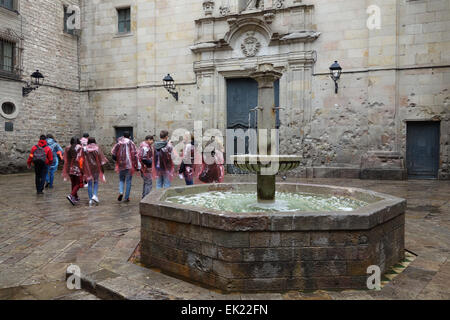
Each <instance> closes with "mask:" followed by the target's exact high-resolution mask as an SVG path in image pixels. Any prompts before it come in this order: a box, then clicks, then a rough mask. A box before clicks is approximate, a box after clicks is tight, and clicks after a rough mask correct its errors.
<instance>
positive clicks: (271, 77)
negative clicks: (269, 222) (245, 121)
mask: <svg viewBox="0 0 450 320" xmlns="http://www.w3.org/2000/svg"><path fill="white" fill-rule="evenodd" d="M281 76H282V74H281V73H280V72H278V71H276V70H275V68H274V66H273V64H270V63H263V64H260V65H259V66H258V68H257V70H256V71H255V72H254V73H252V74H251V75H250V77H252V78H253V79H255V80H256V81H257V82H258V105H259V106H258V107H256V108H255V109H252V110H251V111H250V113H249V115H250V114H251V112H257V117H258V118H257V119H258V123H257V128H258V135H257V136H258V142H257V144H258V148H257V150H258V154H257V155H236V156H232V157H231V158H232V159H233V162H234V164H235V166H237V167H238V168H240V169H242V170H246V171H250V172H255V173H256V174H257V175H258V183H257V193H258V202H260V203H267V202H268V203H271V202H275V175H276V174H277V173H279V172H284V171H289V170H292V169H295V168H296V167H298V166H299V165H300V160H301V158H300V157H296V156H280V155H277V154H276V152H277V150H276V141H273V140H272V139H273V132H272V131H273V130H274V129H276V110H280V109H284V108H279V107H276V106H275V89H274V86H275V81H277V80H278V79H280V78H281ZM249 118H250V117H249ZM249 122H250V120H249ZM249 127H250V123H249Z"/></svg>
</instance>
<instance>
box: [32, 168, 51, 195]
mask: <svg viewBox="0 0 450 320" xmlns="http://www.w3.org/2000/svg"><path fill="white" fill-rule="evenodd" d="M34 172H35V173H36V178H35V183H36V191H37V192H42V191H44V187H45V179H46V178H47V173H48V165H46V164H35V165H34Z"/></svg>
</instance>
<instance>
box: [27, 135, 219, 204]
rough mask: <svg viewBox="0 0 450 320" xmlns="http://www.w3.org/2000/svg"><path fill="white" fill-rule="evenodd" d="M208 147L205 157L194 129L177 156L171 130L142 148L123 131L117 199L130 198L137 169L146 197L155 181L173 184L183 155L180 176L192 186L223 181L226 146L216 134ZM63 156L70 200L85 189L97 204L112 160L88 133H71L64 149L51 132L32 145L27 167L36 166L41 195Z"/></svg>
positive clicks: (115, 153) (117, 150) (115, 152)
mask: <svg viewBox="0 0 450 320" xmlns="http://www.w3.org/2000/svg"><path fill="white" fill-rule="evenodd" d="M205 150H209V151H208V154H207V155H206V156H205V157H203V155H202V153H201V148H200V147H199V146H198V145H197V144H196V142H195V140H194V136H193V135H191V134H190V133H186V135H185V136H184V138H183V148H182V151H181V153H180V154H178V153H177V152H176V150H174V146H173V143H172V142H171V141H170V140H169V132H168V131H167V130H163V131H161V133H160V140H159V141H155V137H154V136H151V135H150V136H147V137H146V138H145V141H143V142H142V143H141V144H140V145H139V148H137V147H136V145H135V144H134V142H133V141H132V139H131V135H130V133H129V132H124V134H123V136H122V137H120V138H119V139H118V140H117V143H116V144H115V145H114V147H113V148H112V150H111V156H112V159H113V161H115V171H116V172H117V173H118V175H119V196H118V198H117V200H118V201H120V202H122V201H123V202H130V193H131V187H132V180H133V175H134V174H135V173H137V172H140V174H141V177H142V179H143V182H144V184H143V190H142V198H144V197H145V196H147V195H148V194H149V193H150V192H151V191H152V188H153V180H156V188H157V189H162V188H169V187H170V186H171V183H172V180H173V177H174V175H175V161H174V158H173V157H174V156H175V157H179V158H180V159H181V163H180V166H179V170H178V175H179V177H180V178H181V179H184V181H185V183H186V185H193V184H195V183H196V181H197V182H201V183H221V182H223V178H224V173H225V170H224V166H223V164H224V157H223V152H224V148H223V145H222V144H221V143H220V142H219V141H216V140H215V138H214V137H212V138H211V140H210V141H209V142H208V143H207V144H206V149H205ZM204 158H205V159H204ZM60 160H62V161H64V166H63V171H62V176H63V178H64V181H70V182H71V193H70V194H69V195H68V196H67V199H68V201H69V202H70V203H71V204H72V205H74V206H75V205H76V204H77V203H78V202H79V201H80V198H79V196H78V192H79V190H80V189H82V188H87V189H88V195H89V206H93V205H98V204H99V203H100V200H99V198H98V188H99V183H100V182H103V183H106V179H105V175H104V172H105V171H104V166H105V165H106V164H107V163H108V159H107V158H106V157H105V155H104V154H103V152H102V150H101V148H100V147H99V146H98V145H97V142H96V140H95V138H93V137H90V136H89V134H87V133H86V134H84V135H83V137H82V138H81V139H79V138H78V137H73V138H72V139H71V141H70V145H69V146H67V147H66V148H65V150H63V149H62V148H61V146H60V145H59V144H58V143H57V141H56V139H55V138H54V137H53V135H51V134H49V135H47V136H45V135H42V136H41V137H40V139H39V142H38V144H37V145H35V146H33V148H32V149H31V152H30V156H29V158H28V162H27V164H28V168H31V165H32V164H33V165H34V169H35V174H36V190H37V194H39V195H41V194H43V191H44V189H45V188H49V189H52V188H53V183H54V175H55V172H56V171H57V170H58V166H59V161H60ZM205 160H206V161H205Z"/></svg>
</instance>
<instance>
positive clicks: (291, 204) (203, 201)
mask: <svg viewBox="0 0 450 320" xmlns="http://www.w3.org/2000/svg"><path fill="white" fill-rule="evenodd" d="M276 198H277V200H276V201H275V202H273V203H258V202H256V201H255V200H256V192H253V193H252V192H247V193H234V192H221V191H215V192H204V193H198V194H190V195H185V196H174V197H169V198H167V199H166V201H167V202H171V203H180V204H184V205H191V206H195V207H202V208H207V209H215V210H222V211H229V212H237V213H246V212H269V213H272V212H295V211H309V212H312V211H315V212H317V211H343V212H348V211H353V210H355V209H358V208H360V207H363V206H366V205H367V202H364V201H361V200H356V199H352V198H346V197H342V196H335V195H329V196H327V195H319V194H312V193H288V192H277V193H276Z"/></svg>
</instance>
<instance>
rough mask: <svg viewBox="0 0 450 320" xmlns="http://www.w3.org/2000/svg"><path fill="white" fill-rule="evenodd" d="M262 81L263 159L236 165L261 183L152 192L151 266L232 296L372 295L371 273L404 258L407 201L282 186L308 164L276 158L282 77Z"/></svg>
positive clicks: (145, 231)
mask: <svg viewBox="0 0 450 320" xmlns="http://www.w3.org/2000/svg"><path fill="white" fill-rule="evenodd" d="M252 77H253V78H255V79H256V80H257V81H258V83H259V107H258V131H259V132H258V140H259V141H258V154H257V155H237V156H234V157H233V158H232V159H233V162H234V164H235V165H236V166H238V167H239V168H241V169H245V170H247V171H250V172H253V173H256V174H257V176H258V177H257V183H256V184H254V183H233V184H231V183H230V184H212V185H197V186H190V187H176V188H170V189H167V190H157V191H154V192H152V193H151V194H150V195H149V196H147V197H146V198H145V199H144V200H143V201H142V202H141V204H140V213H141V262H142V263H143V264H144V265H146V266H147V267H150V268H157V269H159V270H162V271H163V272H165V273H167V274H169V275H173V276H175V277H179V278H182V279H184V280H187V281H193V282H195V283H198V284H199V285H202V286H207V287H211V288H216V289H220V290H222V291H225V292H267V291H270V292H283V291H288V290H317V289H366V288H367V286H366V283H367V277H368V274H367V269H368V267H370V266H373V265H376V266H378V267H379V268H380V270H381V272H384V271H385V270H386V269H387V268H389V267H390V266H392V265H394V264H396V263H397V262H399V261H400V260H402V259H403V258H404V237H405V208H406V201H405V200H403V199H400V198H396V197H392V196H389V195H386V194H380V193H376V192H372V191H368V190H363V189H356V188H344V187H332V186H324V185H310V184H300V183H279V184H277V185H276V183H275V175H276V173H277V172H282V171H288V170H292V169H295V168H296V167H298V166H299V164H300V158H299V157H296V156H281V155H277V154H274V153H275V150H274V142H273V141H272V140H271V139H270V138H269V135H270V133H271V130H272V129H273V128H275V119H276V108H275V105H274V102H275V100H274V90H273V85H274V82H275V81H276V80H277V79H279V78H280V77H281V73H279V72H277V71H275V70H274V68H273V66H272V65H270V64H262V65H260V66H259V67H258V70H257V71H256V72H255V73H254V74H253V75H252ZM276 187H277V190H276V189H275V188H276ZM275 197H279V198H280V199H287V200H286V201H284V202H283V201H282V203H281V205H280V199H278V200H277V199H275ZM248 199H250V200H249V201H250V204H248V203H246V202H245V201H247V200H248ZM252 199H254V200H252ZM252 202H255V203H256V202H257V203H256V205H254V204H252Z"/></svg>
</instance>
